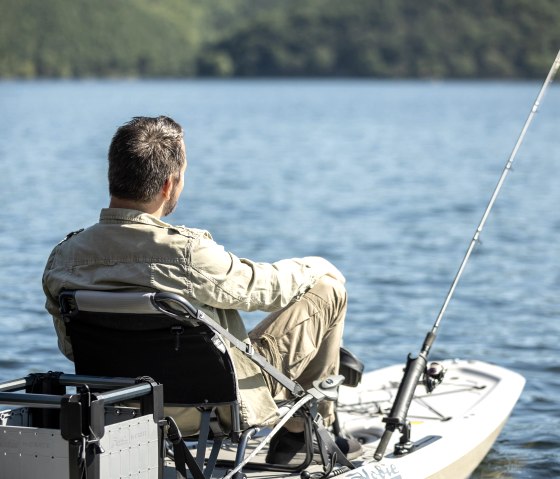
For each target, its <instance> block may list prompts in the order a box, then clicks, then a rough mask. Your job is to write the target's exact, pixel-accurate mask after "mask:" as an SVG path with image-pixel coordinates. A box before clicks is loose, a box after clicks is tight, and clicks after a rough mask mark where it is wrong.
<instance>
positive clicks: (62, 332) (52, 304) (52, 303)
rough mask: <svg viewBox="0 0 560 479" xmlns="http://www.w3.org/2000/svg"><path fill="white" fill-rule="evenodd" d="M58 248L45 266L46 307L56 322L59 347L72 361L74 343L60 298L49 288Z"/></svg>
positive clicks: (44, 289)
mask: <svg viewBox="0 0 560 479" xmlns="http://www.w3.org/2000/svg"><path fill="white" fill-rule="evenodd" d="M56 251H57V248H55V249H54V250H53V251H52V253H51V255H50V256H49V259H48V261H47V264H46V266H45V271H44V273H43V291H44V292H45V297H46V303H45V308H46V309H47V311H48V312H49V313H50V314H51V316H52V318H53V323H54V329H55V331H56V335H57V337H58V349H60V352H61V353H62V354H64V356H66V357H67V358H68V359H70V360H71V361H72V360H73V359H74V357H73V353H72V344H71V343H70V338H69V337H68V336H66V327H65V326H64V321H63V319H62V316H61V314H60V308H59V305H58V299H57V297H56V295H54V294H53V293H52V292H51V290H50V289H49V272H50V271H51V269H52V267H53V263H54V261H55V256H56Z"/></svg>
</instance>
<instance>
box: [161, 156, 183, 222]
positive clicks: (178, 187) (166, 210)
mask: <svg viewBox="0 0 560 479" xmlns="http://www.w3.org/2000/svg"><path fill="white" fill-rule="evenodd" d="M184 148H185V147H184V145H183V149H184ZM186 169H187V157H186V155H185V161H184V162H183V166H182V167H181V171H180V172H179V178H178V179H175V180H174V181H173V188H172V189H171V195H170V197H169V200H167V201H166V203H165V206H164V207H163V216H168V215H170V214H171V213H173V211H175V208H176V207H177V203H178V202H179V197H180V196H181V193H182V192H183V188H184V186H185V171H186Z"/></svg>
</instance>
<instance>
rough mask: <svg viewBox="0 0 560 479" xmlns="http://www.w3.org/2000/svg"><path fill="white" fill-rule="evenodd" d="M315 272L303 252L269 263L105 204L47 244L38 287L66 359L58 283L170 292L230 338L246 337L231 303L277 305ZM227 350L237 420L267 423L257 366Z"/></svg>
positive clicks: (266, 399) (269, 410) (267, 401)
mask: <svg viewBox="0 0 560 479" xmlns="http://www.w3.org/2000/svg"><path fill="white" fill-rule="evenodd" d="M323 274H325V271H324V270H322V269H321V265H320V264H319V265H316V264H315V265H311V264H309V261H306V260H303V259H288V260H282V261H278V262H276V263H272V264H269V263H256V262H253V261H250V260H247V259H241V258H238V257H237V256H235V255H234V254H232V253H229V252H227V251H226V250H225V249H224V248H223V247H222V246H220V245H218V244H217V243H216V242H214V241H213V240H212V237H211V236H210V234H209V233H208V232H207V231H202V230H197V229H192V228H186V227H184V226H172V225H170V224H167V223H164V222H163V221H161V220H159V219H158V218H156V217H154V216H151V215H149V214H146V213H142V212H139V211H135V210H126V209H116V208H108V209H103V210H102V211H101V217H100V221H99V223H97V224H95V225H93V226H91V227H89V228H87V229H85V230H80V231H78V232H75V233H71V234H69V235H68V236H67V237H66V239H65V240H63V241H62V242H61V243H59V244H58V246H56V247H55V248H54V250H53V251H52V253H51V255H50V257H49V259H48V262H47V265H46V268H45V272H44V275H43V289H44V291H45V294H46V297H47V301H46V308H47V310H48V311H49V313H50V314H51V315H52V316H53V319H54V325H55V329H56V332H57V335H58V344H59V348H60V350H61V351H62V353H63V354H64V355H65V356H66V357H68V358H69V359H72V345H71V344H70V341H69V338H68V337H67V336H66V332H65V328H64V323H63V321H62V318H61V317H60V312H59V306H58V301H57V296H58V294H59V293H60V291H61V290H63V289H96V290H122V291H124V290H134V291H169V292H173V293H177V294H180V295H183V296H184V297H185V298H187V299H188V300H189V301H191V302H192V303H193V304H194V305H195V306H197V307H199V308H201V309H202V310H203V311H204V312H205V313H206V314H208V315H209V316H210V317H212V318H213V319H215V320H217V321H218V322H219V323H220V324H221V325H222V326H223V327H224V328H226V329H227V330H229V331H230V332H231V333H232V334H233V335H235V336H236V337H237V338H239V339H241V340H244V341H249V340H248V337H247V332H246V330H245V326H244V324H243V321H242V319H241V316H240V315H239V313H238V311H237V310H243V311H255V310H261V311H268V312H273V311H277V310H279V309H281V308H283V307H284V306H286V305H288V304H289V303H290V302H292V301H297V299H298V298H299V297H301V295H303V294H304V293H305V292H306V291H307V290H308V289H309V288H310V287H311V286H313V284H314V283H315V282H316V280H317V278H318V277H320V276H322V275H323ZM232 355H233V358H234V362H235V367H236V373H237V376H238V379H239V383H240V396H241V397H240V399H241V413H242V421H243V423H244V424H243V425H244V426H248V425H255V424H271V423H273V422H274V421H275V420H276V412H277V411H276V406H275V404H274V401H273V400H272V397H271V395H270V393H269V391H268V389H267V388H266V386H265V383H264V380H263V377H262V375H261V372H260V370H259V368H258V367H257V366H256V365H255V364H254V363H253V362H252V361H250V360H249V359H247V358H246V357H245V356H243V355H242V354H241V353H240V352H239V351H237V350H235V349H234V350H233V351H232ZM179 422H183V421H181V420H180V421H179ZM183 432H184V431H183Z"/></svg>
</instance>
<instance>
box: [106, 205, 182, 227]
mask: <svg viewBox="0 0 560 479" xmlns="http://www.w3.org/2000/svg"><path fill="white" fill-rule="evenodd" d="M99 222H100V223H141V224H145V225H150V226H159V227H160V228H170V227H171V225H170V224H169V223H166V222H165V221H161V220H160V219H159V218H156V217H155V216H153V215H150V214H148V213H144V212H143V211H138V210H129V209H125V208H103V209H102V210H101V214H100V215H99Z"/></svg>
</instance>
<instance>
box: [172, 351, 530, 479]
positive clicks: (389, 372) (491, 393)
mask: <svg viewBox="0 0 560 479" xmlns="http://www.w3.org/2000/svg"><path fill="white" fill-rule="evenodd" d="M440 364H442V365H443V367H444V368H445V369H446V374H445V377H444V379H443V381H442V383H441V384H440V385H439V386H438V387H437V388H436V389H435V391H433V392H432V393H430V394H428V393H427V392H426V390H425V388H424V387H423V386H418V387H417V389H416V393H415V396H414V399H413V401H412V403H411V406H410V410H409V415H408V419H409V421H410V422H411V438H410V439H411V441H412V443H413V444H414V447H413V450H412V451H411V452H410V453H409V454H406V455H402V456H397V455H395V454H394V452H393V450H394V444H395V443H397V442H398V441H399V438H400V433H399V432H398V431H396V432H395V433H393V435H392V438H391V442H390V443H389V447H388V448H387V451H386V453H385V456H384V458H383V459H382V460H381V461H379V462H377V461H375V460H374V459H373V455H374V453H375V451H376V449H377V444H378V442H379V439H380V437H381V435H382V434H383V431H384V429H385V423H383V421H382V420H383V417H384V416H386V415H387V414H388V413H389V411H390V409H391V405H392V402H393V400H394V398H395V396H396V393H397V389H398V386H399V383H400V380H401V378H402V374H403V368H404V366H403V365H394V366H390V367H387V368H383V369H379V370H376V371H372V372H369V373H366V374H364V376H363V379H362V382H361V384H360V385H359V386H358V387H356V388H349V387H345V386H342V387H341V388H340V395H339V400H338V408H337V409H338V415H339V420H340V423H341V426H342V428H343V429H344V430H346V431H347V432H349V433H351V434H353V435H354V436H355V437H357V438H358V439H359V440H360V441H362V443H363V454H362V455H361V456H360V457H359V458H358V459H356V460H354V461H352V462H353V463H354V464H355V465H356V466H357V468H356V469H354V470H352V471H348V472H346V473H342V471H340V472H341V473H342V474H341V475H340V477H349V478H350V477H351V478H354V479H361V478H363V479H377V478H383V479H391V478H394V479H397V478H400V479H421V478H450V479H460V478H466V477H468V476H469V475H470V474H471V473H472V472H473V471H474V469H476V467H477V466H478V465H479V463H480V462H481V461H482V460H483V459H484V457H485V456H486V454H487V453H488V451H489V450H490V448H491V447H492V444H493V443H494V441H495V440H496V438H497V436H498V435H499V433H500V431H501V430H502V428H503V426H504V425H505V423H506V421H507V418H508V417H509V415H510V413H511V411H512V410H513V407H514V406H515V404H516V402H517V400H518V398H519V395H520V394H521V391H522V389H523V386H524V384H525V380H524V378H523V377H522V376H520V375H519V374H517V373H515V372H512V371H510V370H507V369H504V368H501V367H498V366H495V365H491V364H488V363H484V362H480V361H467V360H446V361H441V362H440ZM254 447H255V446H254V445H253V447H251V446H249V447H248V449H247V453H248V454H249V453H250V452H251V451H252V450H253V448H254ZM228 455H229V457H227V456H228ZM233 455H234V452H233V449H232V450H231V451H228V450H227V446H225V447H224V450H223V451H222V452H221V455H220V456H221V457H222V458H225V459H233V457H234V456H233ZM265 456H266V448H265V449H264V450H263V451H262V452H261V453H259V454H258V455H257V457H256V458H255V460H254V461H253V462H261V463H263V462H264V457H265ZM308 470H309V471H310V472H313V471H321V470H322V468H321V467H320V466H319V465H314V466H310V468H308ZM227 472H228V471H227V470H226V469H219V468H217V469H216V470H215V471H214V475H213V477H222V476H224V475H225V474H226V473H227ZM243 474H244V475H246V476H247V477H248V478H249V479H251V478H255V479H257V478H269V477H290V476H293V477H299V473H287V472H276V471H265V470H263V469H258V468H257V469H249V468H244V469H243ZM164 477H165V478H168V477H169V478H171V477H176V476H175V471H174V469H173V468H172V463H168V464H167V465H166V468H165V474H164Z"/></svg>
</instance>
